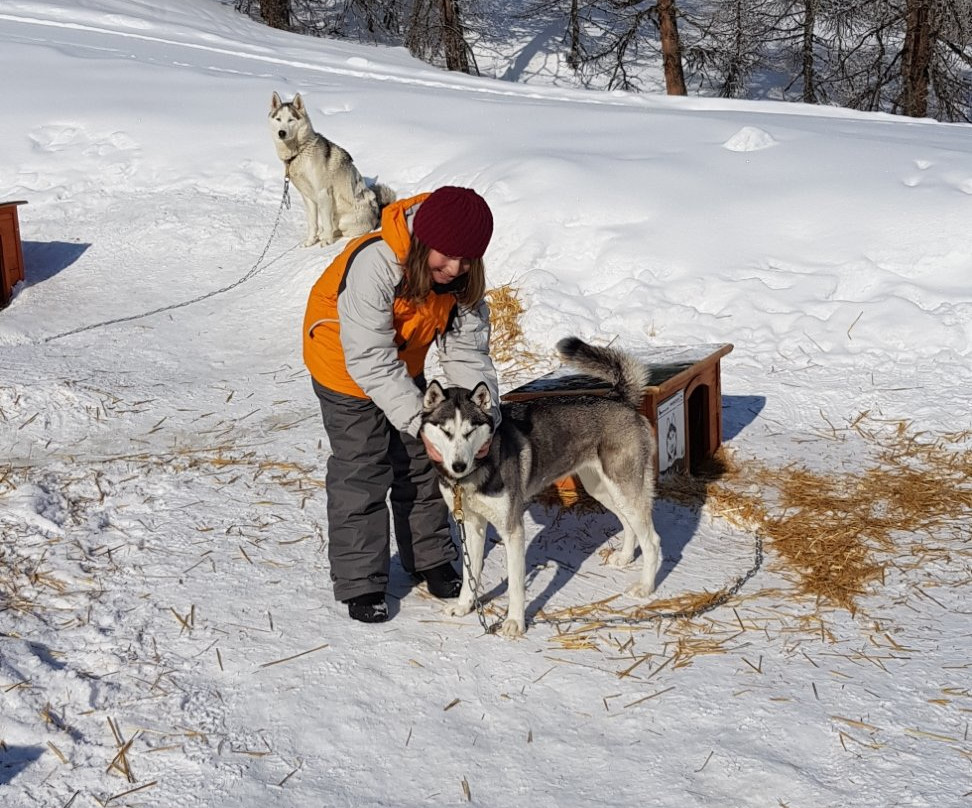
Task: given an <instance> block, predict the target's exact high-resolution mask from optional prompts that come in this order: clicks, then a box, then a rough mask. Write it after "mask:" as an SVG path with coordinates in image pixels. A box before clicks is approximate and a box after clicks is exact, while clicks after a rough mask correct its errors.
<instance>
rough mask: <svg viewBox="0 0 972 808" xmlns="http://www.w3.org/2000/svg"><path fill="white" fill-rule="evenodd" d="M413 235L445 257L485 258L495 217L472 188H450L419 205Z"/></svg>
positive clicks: (431, 195)
mask: <svg viewBox="0 0 972 808" xmlns="http://www.w3.org/2000/svg"><path fill="white" fill-rule="evenodd" d="M412 233H413V234H414V235H415V237H416V238H417V239H418V240H419V241H421V242H422V243H423V244H424V245H425V246H426V247H431V248H432V249H433V250H438V251H439V252H440V253H442V254H443V255H448V256H451V257H454V258H482V257H483V254H484V253H485V252H486V247H487V245H488V244H489V238H490V236H492V235H493V214H492V213H491V212H490V210H489V205H487V204H486V200H485V199H483V198H482V197H481V196H480V195H479V194H477V193H476V192H475V191H473V190H472V189H471V188H456V187H455V186H453V185H446V186H443V187H442V188H439V189H438V190H437V191H433V192H432V193H431V194H430V195H429V196H428V198H426V200H425V201H424V202H422V204H421V205H419V209H418V212H417V213H416V214H415V220H414V221H413V222H412Z"/></svg>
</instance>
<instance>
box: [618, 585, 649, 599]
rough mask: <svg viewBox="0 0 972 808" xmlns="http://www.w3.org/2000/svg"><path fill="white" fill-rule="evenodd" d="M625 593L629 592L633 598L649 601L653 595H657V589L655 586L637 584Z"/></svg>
mask: <svg viewBox="0 0 972 808" xmlns="http://www.w3.org/2000/svg"><path fill="white" fill-rule="evenodd" d="M625 592H627V593H628V594H629V595H631V597H633V598H638V599H639V600H647V599H648V598H650V597H651V596H652V595H653V594H655V587H654V585H653V584H643V583H640V582H639V583H636V584H632V585H631V586H629V587H628V588H627V589H626V590H625Z"/></svg>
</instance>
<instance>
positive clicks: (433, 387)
mask: <svg viewBox="0 0 972 808" xmlns="http://www.w3.org/2000/svg"><path fill="white" fill-rule="evenodd" d="M445 397H446V396H445V390H443V389H442V385H441V384H439V383H438V382H437V381H435V380H434V379H433V380H432V381H431V382H430V383H429V386H428V387H426V388H425V397H424V398H423V399H422V409H423V410H424V411H425V412H431V411H432V410H434V409H435V408H436V407H438V406H439V405H440V404H441V403H442V402H443V401H445Z"/></svg>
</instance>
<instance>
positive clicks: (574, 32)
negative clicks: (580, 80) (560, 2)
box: [567, 0, 581, 70]
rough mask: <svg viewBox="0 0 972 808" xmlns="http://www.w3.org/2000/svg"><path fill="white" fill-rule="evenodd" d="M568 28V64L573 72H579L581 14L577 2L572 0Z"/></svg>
mask: <svg viewBox="0 0 972 808" xmlns="http://www.w3.org/2000/svg"><path fill="white" fill-rule="evenodd" d="M567 28H568V35H569V38H570V47H569V48H568V50H567V64H568V65H569V66H570V68H571V70H577V69H578V68H579V67H580V63H581V51H580V48H581V45H580V12H579V11H578V9H577V0H570V21H569V23H568V26H567Z"/></svg>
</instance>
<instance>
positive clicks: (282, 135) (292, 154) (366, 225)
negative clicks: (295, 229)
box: [270, 93, 395, 247]
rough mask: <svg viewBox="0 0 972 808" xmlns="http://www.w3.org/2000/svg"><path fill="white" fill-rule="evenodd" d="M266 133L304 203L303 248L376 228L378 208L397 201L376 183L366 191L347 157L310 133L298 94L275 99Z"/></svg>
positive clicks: (378, 215)
mask: <svg viewBox="0 0 972 808" xmlns="http://www.w3.org/2000/svg"><path fill="white" fill-rule="evenodd" d="M270 133H271V135H272V137H273V143H274V146H275V147H276V149H277V156H278V157H279V158H280V159H281V160H283V163H284V166H285V167H286V173H285V176H287V177H288V178H289V179H290V180H291V181H292V182H293V184H294V187H295V188H296V189H297V190H298V191H300V195H301V196H302V197H303V198H304V209H305V210H306V212H307V238H306V239H305V240H304V246H305V247H310V246H312V245H314V244H317V243H318V242H320V243H321V244H322V245H324V244H331V243H332V242H334V241H337V240H338V239H339V238H341V237H342V236H352V237H353V236H360V235H362V234H363V233H369V232H371V231H372V230H374V229H375V228H376V227H377V226H378V222H379V221H380V218H381V209H382V208H383V207H385V205H387V204H388V203H389V202H394V201H395V192H394V191H392V190H391V189H390V188H388V187H387V186H385V185H381V184H380V183H376V184H375V185H374V187H373V188H369V187H368V186H367V184H366V183H365V181H364V178H363V177H362V176H361V174H359V173H358V169H357V168H355V166H354V162H353V161H352V159H351V155H350V154H348V153H347V152H346V151H345V150H344V149H342V148H341V147H340V146H338V145H337V144H336V143H332V142H331V141H329V140H328V139H327V138H326V137H324V136H323V135H321V134H319V133H318V132H315V131H314V127H313V126H312V125H311V122H310V117H309V116H308V114H307V108H306V107H305V106H304V101H303V99H302V98H301V97H300V93H297V95H295V96H294V100H293V101H286V102H285V101H281V100H280V96H279V95H278V94H277V93H274V94H273V98H272V100H271V102H270Z"/></svg>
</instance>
